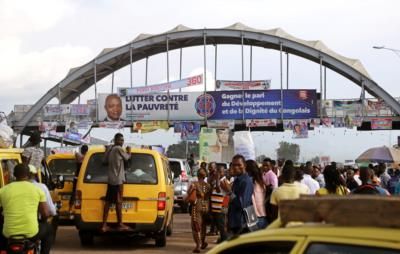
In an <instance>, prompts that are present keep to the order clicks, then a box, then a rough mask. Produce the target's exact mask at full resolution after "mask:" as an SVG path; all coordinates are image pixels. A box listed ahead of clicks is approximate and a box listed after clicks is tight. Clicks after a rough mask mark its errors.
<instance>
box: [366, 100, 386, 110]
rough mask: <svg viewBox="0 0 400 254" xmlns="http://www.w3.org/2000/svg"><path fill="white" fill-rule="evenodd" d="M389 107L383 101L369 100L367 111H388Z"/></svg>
mask: <svg viewBox="0 0 400 254" xmlns="http://www.w3.org/2000/svg"><path fill="white" fill-rule="evenodd" d="M386 109H388V107H387V106H386V103H385V102H384V101H383V100H367V110H368V111H377V110H386Z"/></svg>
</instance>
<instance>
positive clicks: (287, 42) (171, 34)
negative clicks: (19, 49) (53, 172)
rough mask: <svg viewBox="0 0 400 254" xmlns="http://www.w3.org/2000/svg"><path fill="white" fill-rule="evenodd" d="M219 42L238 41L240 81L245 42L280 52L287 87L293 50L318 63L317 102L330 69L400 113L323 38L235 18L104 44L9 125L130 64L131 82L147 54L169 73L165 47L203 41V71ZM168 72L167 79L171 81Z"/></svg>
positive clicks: (26, 121)
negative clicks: (286, 62) (160, 58)
mask: <svg viewBox="0 0 400 254" xmlns="http://www.w3.org/2000/svg"><path fill="white" fill-rule="evenodd" d="M220 44H233V45H242V81H243V80H244V74H243V73H244V71H243V70H244V60H243V46H244V45H248V46H253V47H262V48H266V49H274V50H277V51H279V52H280V89H285V88H284V85H283V64H282V62H283V60H282V59H283V55H284V54H287V57H289V55H296V56H299V57H302V58H305V59H307V60H309V61H312V62H315V63H316V64H319V65H320V88H319V92H320V94H321V100H320V101H321V105H322V100H323V99H326V93H325V96H323V95H324V91H326V87H325V86H326V82H325V83H324V81H323V75H324V74H323V68H329V69H330V70H332V71H334V72H336V73H338V74H340V75H342V76H344V77H345V78H347V79H349V80H351V81H352V82H354V84H355V85H358V86H360V88H361V91H362V93H361V94H362V96H361V97H362V98H361V99H365V91H366V92H368V93H369V94H371V95H372V96H374V97H376V98H378V99H381V100H383V101H384V102H385V103H386V105H388V106H389V107H390V108H391V112H392V114H393V115H396V116H398V115H399V114H400V104H399V102H398V101H396V100H395V99H394V98H393V97H392V96H391V95H390V94H389V93H388V92H386V91H385V90H384V89H383V88H382V87H380V86H379V85H378V84H377V83H376V82H375V81H374V80H372V78H371V77H370V76H369V74H368V72H367V70H366V69H365V68H364V66H363V65H362V63H361V62H360V61H359V60H356V59H350V58H347V57H344V56H341V55H339V54H338V53H336V52H334V51H332V50H330V49H329V48H328V47H327V46H325V44H324V43H323V42H321V41H306V40H302V39H299V38H296V37H294V36H292V35H290V34H288V33H286V32H285V31H284V30H282V29H280V28H276V29H270V30H260V29H254V28H251V27H248V26H245V25H243V24H241V23H236V24H233V25H231V26H228V27H225V28H211V29H210V28H204V29H191V28H188V27H185V26H183V25H178V26H177V27H175V28H174V29H172V30H170V31H167V32H165V33H162V34H156V35H151V34H140V35H139V36H137V37H136V38H135V39H134V40H132V41H131V42H129V43H127V44H125V45H122V46H120V47H116V48H105V49H103V50H102V51H101V52H100V54H99V55H97V56H96V57H95V58H94V59H92V60H91V61H89V62H88V63H86V64H84V65H82V66H79V67H75V68H72V69H70V71H69V72H68V74H67V75H66V77H65V78H63V79H62V80H60V81H59V82H58V83H57V84H55V85H54V86H53V87H52V88H51V89H50V90H49V91H47V92H46V93H45V94H44V95H43V96H42V97H41V98H40V99H39V100H38V101H37V102H36V103H35V104H34V105H33V106H32V107H31V108H30V109H29V110H28V111H27V112H26V113H24V114H23V115H22V116H21V117H17V118H15V119H14V121H13V127H14V129H15V130H16V131H17V132H19V133H21V132H22V131H23V130H24V128H25V127H26V126H29V125H30V124H31V123H32V121H34V119H35V116H36V115H37V114H39V113H40V111H41V110H42V108H43V107H44V106H45V105H46V104H47V103H48V102H49V101H50V100H52V99H53V98H57V99H58V100H59V103H60V104H69V103H72V102H73V101H74V100H75V99H76V98H78V97H79V96H80V95H81V94H82V93H83V92H85V91H86V90H87V89H88V88H90V87H92V86H94V87H95V89H96V91H97V82H99V81H100V80H101V79H103V78H105V77H107V76H108V75H110V74H113V73H114V72H115V71H117V70H119V69H121V68H123V67H125V66H128V65H130V66H131V68H130V71H131V86H132V63H134V62H137V61H139V60H142V59H148V57H150V56H153V55H156V54H159V53H166V55H167V73H169V61H168V52H169V51H171V50H175V49H181V51H180V53H181V56H182V49H183V48H186V47H192V46H202V45H204V74H203V75H206V68H207V66H206V59H207V54H206V46H207V45H214V46H215V50H217V46H218V45H220ZM216 55H217V54H216ZM215 57H217V56H215ZM181 59H182V57H181ZM181 64H182V63H181ZM146 75H147V64H146ZM168 75H169V74H167V80H168V81H169V76H168ZM204 80H205V81H204V83H205V84H204V92H206V80H207V79H206V77H204ZM286 88H288V87H286ZM96 94H97V93H96ZM96 96H97V95H96ZM321 108H322V107H321ZM97 120H98V119H97Z"/></svg>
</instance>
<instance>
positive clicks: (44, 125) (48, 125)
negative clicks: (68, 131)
mask: <svg viewBox="0 0 400 254" xmlns="http://www.w3.org/2000/svg"><path fill="white" fill-rule="evenodd" d="M57 125H58V123H57V122H38V127H39V131H40V132H42V133H44V135H46V132H49V131H54V132H55V131H56V130H57Z"/></svg>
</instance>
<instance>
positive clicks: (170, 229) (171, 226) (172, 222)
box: [167, 214, 174, 236]
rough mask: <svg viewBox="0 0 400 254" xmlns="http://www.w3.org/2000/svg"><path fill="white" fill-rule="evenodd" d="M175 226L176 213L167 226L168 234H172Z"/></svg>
mask: <svg viewBox="0 0 400 254" xmlns="http://www.w3.org/2000/svg"><path fill="white" fill-rule="evenodd" d="M173 228H174V215H173V214H172V218H171V221H170V222H169V225H168V227H167V236H171V235H172V232H173Z"/></svg>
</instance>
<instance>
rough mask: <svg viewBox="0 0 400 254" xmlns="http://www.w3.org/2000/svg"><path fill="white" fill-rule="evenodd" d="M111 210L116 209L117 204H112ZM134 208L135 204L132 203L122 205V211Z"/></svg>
mask: <svg viewBox="0 0 400 254" xmlns="http://www.w3.org/2000/svg"><path fill="white" fill-rule="evenodd" d="M110 208H111V209H115V204H112V205H111V206H110ZM132 208H133V203H131V202H123V203H122V209H124V210H128V209H132Z"/></svg>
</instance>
